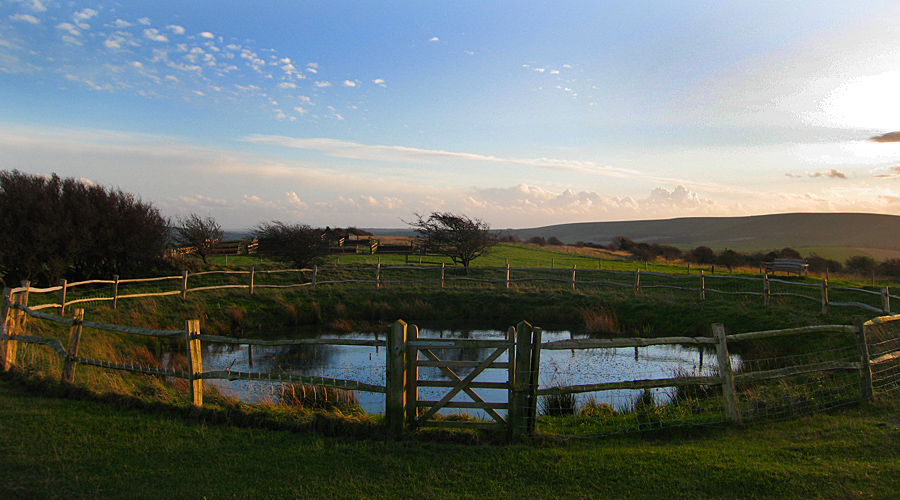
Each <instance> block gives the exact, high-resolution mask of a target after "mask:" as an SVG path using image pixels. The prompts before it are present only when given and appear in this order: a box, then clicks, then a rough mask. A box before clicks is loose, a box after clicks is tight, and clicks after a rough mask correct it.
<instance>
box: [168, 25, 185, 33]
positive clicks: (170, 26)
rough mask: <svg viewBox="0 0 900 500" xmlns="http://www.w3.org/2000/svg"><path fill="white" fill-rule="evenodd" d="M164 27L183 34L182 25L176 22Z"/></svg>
mask: <svg viewBox="0 0 900 500" xmlns="http://www.w3.org/2000/svg"><path fill="white" fill-rule="evenodd" d="M166 28H167V29H168V30H170V31H171V32H172V33H175V34H176V35H183V34H184V27H183V26H178V25H177V24H170V25H168V26H166Z"/></svg>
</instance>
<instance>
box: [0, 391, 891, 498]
mask: <svg viewBox="0 0 900 500" xmlns="http://www.w3.org/2000/svg"><path fill="white" fill-rule="evenodd" d="M0 431H2V433H0V435H2V437H0V445H2V447H3V450H4V451H3V453H2V454H0V469H2V470H3V480H2V481H0V497H2V498H4V499H8V500H14V499H34V498H46V499H54V498H65V499H80V498H91V499H94V498H129V499H141V498H208V499H219V498H242V499H255V498H260V499H263V498H335V499H337V498H373V499H374V498H417V499H421V498H484V497H500V498H600V497H602V498H629V499H641V498H653V499H657V498H701V499H702V498H716V499H723V498H724V499H727V498H741V499H746V498H770V499H771V498H774V499H777V498H785V499H796V498H895V495H896V491H897V490H898V489H900V413H898V407H897V406H896V405H891V404H881V405H877V406H863V407H858V408H850V409H843V410H840V411H836V412H833V413H830V414H820V415H815V416H811V417H803V418H799V419H796V420H792V421H787V422H776V423H769V424H760V425H754V426H750V427H745V428H740V427H733V428H712V429H704V430H695V431H684V432H683V433H681V434H673V435H655V436H654V435H649V436H643V437H633V436H620V437H614V438H607V439H603V440H578V441H560V442H557V441H529V442H524V443H519V444H511V445H510V444H507V445H496V444H489V443H487V442H485V441H484V440H482V441H478V442H477V444H473V443H468V444H465V443H464V444H459V443H453V442H435V441H428V440H399V441H395V440H379V439H363V440H358V439H348V438H345V437H327V436H325V435H323V434H321V433H310V432H291V431H290V430H267V429H262V428H257V427H253V426H244V427H240V426H233V425H220V424H211V423H209V422H207V421H204V420H203V419H198V418H196V417H191V416H190V414H189V411H187V410H184V409H177V408H175V409H167V408H156V409H153V410H147V409H132V408H122V407H121V406H120V405H117V404H112V403H109V402H102V401H94V400H73V399H64V398H57V397H47V396H46V395H44V394H33V393H31V392H29V391H28V390H27V389H25V388H23V387H22V386H21V385H19V384H18V383H17V382H16V381H15V380H9V379H6V380H5V381H0Z"/></svg>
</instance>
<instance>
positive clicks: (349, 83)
mask: <svg viewBox="0 0 900 500" xmlns="http://www.w3.org/2000/svg"><path fill="white" fill-rule="evenodd" d="M344 87H356V82H351V81H350V80H344Z"/></svg>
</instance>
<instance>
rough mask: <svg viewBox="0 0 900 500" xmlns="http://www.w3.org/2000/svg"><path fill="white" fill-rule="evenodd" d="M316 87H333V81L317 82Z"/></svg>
mask: <svg viewBox="0 0 900 500" xmlns="http://www.w3.org/2000/svg"><path fill="white" fill-rule="evenodd" d="M316 87H320V88H323V87H331V82H316Z"/></svg>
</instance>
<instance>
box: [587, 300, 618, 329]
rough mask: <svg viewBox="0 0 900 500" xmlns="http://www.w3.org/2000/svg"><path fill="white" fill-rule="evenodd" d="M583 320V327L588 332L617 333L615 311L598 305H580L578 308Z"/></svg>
mask: <svg viewBox="0 0 900 500" xmlns="http://www.w3.org/2000/svg"><path fill="white" fill-rule="evenodd" d="M578 312H579V314H581V319H582V321H583V322H584V329H585V331H586V332H587V333H589V334H598V333H618V332H619V318H618V316H616V313H615V311H612V310H610V309H608V308H606V307H603V306H600V307H597V308H586V307H582V308H579V309H578Z"/></svg>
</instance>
